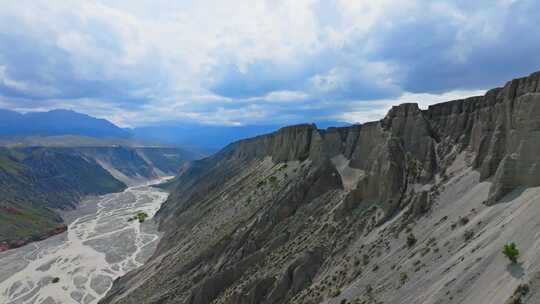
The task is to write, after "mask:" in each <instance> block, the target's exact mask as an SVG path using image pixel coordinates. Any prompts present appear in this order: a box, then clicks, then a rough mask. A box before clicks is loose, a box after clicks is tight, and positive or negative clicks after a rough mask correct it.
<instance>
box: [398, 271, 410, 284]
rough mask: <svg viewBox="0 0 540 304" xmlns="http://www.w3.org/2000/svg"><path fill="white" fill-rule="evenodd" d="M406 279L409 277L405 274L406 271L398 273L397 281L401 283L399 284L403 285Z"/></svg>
mask: <svg viewBox="0 0 540 304" xmlns="http://www.w3.org/2000/svg"><path fill="white" fill-rule="evenodd" d="M408 279H409V276H408V275H407V273H406V272H402V273H400V274H399V282H400V283H401V285H405V283H406V282H407V280H408Z"/></svg>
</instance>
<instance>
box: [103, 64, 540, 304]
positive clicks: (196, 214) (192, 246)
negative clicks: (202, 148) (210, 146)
mask: <svg viewBox="0 0 540 304" xmlns="http://www.w3.org/2000/svg"><path fill="white" fill-rule="evenodd" d="M539 131H540V73H535V74H532V75H530V76H529V77H525V78H521V79H516V80H513V81H510V82H509V83H507V84H506V85H505V86H504V87H503V88H497V89H493V90H490V91H488V92H487V93H486V95H485V96H479V97H471V98H468V99H464V100H455V101H450V102H446V103H442V104H437V105H433V106H430V107H429V108H428V109H427V110H421V109H419V108H418V106H417V104H414V103H409V104H402V105H399V106H395V107H393V108H392V109H391V110H390V111H389V113H388V114H387V116H386V117H385V118H384V119H382V120H381V121H377V122H372V123H367V124H364V125H354V126H350V127H345V128H329V129H326V130H318V129H317V128H316V126H314V125H297V126H292V127H287V128H283V129H281V130H279V131H277V132H275V133H272V134H268V135H263V136H259V137H255V138H252V139H247V140H242V141H239V142H236V143H233V144H231V145H229V146H227V147H226V148H224V149H223V150H222V151H220V152H218V153H217V154H215V155H213V156H211V157H209V158H207V159H203V160H200V161H196V162H193V163H190V164H188V165H186V166H184V167H183V168H182V169H181V173H180V175H179V177H178V178H177V180H176V182H175V185H176V188H175V190H174V191H173V193H172V194H171V196H170V197H169V200H168V201H167V202H166V203H165V205H164V206H163V208H162V210H160V213H159V216H160V225H161V229H162V230H164V232H165V235H164V237H163V239H162V241H161V243H160V245H159V247H158V250H157V252H156V253H155V254H154V257H153V258H152V259H151V260H150V261H149V262H148V263H147V264H146V265H145V266H144V267H143V268H142V269H139V270H137V271H135V272H132V273H130V274H128V275H127V276H125V277H124V278H122V279H120V280H118V281H117V282H115V285H114V287H113V289H112V290H111V292H110V293H109V294H108V296H107V297H106V298H105V299H104V300H103V301H102V303H133V302H144V303H189V304H203V303H253V304H255V303H345V302H347V301H351V303H372V302H373V303H375V302H376V301H383V302H384V303H504V301H506V299H508V298H509V297H510V296H511V295H512V294H513V291H514V289H515V288H516V286H517V285H518V283H519V282H525V281H527V280H529V281H530V282H531V284H536V283H538V282H536V281H538V279H535V274H536V273H537V271H538V270H539V269H538V268H539V266H540V265H537V264H538V263H534V261H535V259H536V258H540V256H538V254H537V253H534V251H535V247H534V244H535V242H537V241H539V240H538V237H537V236H535V235H530V234H526V233H524V231H523V229H528V228H526V227H529V226H530V225H532V226H534V222H531V219H530V218H529V217H528V216H529V215H532V214H536V215H540V210H538V207H536V205H538V204H535V203H540V202H539V201H538V200H539V199H538V197H540V196H536V194H537V192H538V194H539V195H540V190H538V188H536V187H537V186H540V167H539V166H540V164H539V162H540V154H539V153H538V151H540V133H539ZM510 203H511V204H510ZM517 210H519V212H518V211H517ZM525 210H527V212H525ZM529 212H530V213H529ZM472 222H474V225H473V224H472ZM520 222H521V223H520ZM529 228H530V227H529ZM514 239H517V240H521V241H522V243H521V244H520V245H521V246H523V249H524V251H525V252H527V255H526V256H527V260H526V261H525V266H520V267H525V269H521V271H522V272H524V273H526V275H521V276H519V277H518V276H517V275H516V274H515V271H514V269H510V270H509V271H505V269H504V268H501V267H500V266H499V264H504V261H503V258H502V257H500V253H499V251H500V247H502V244H503V243H504V242H507V241H511V240H514ZM466 252H468V254H465V253H466ZM524 255H525V254H524ZM494 276H497V277H496V278H495V277H494ZM495 279H496V282H494V281H493V280H495ZM535 280H536V281H535ZM419 284H422V285H419ZM494 289H499V290H500V292H497V293H496V296H495V295H493V294H489V290H494ZM486 290H487V291H486ZM536 296H537V295H536V292H532V293H530V294H527V295H523V297H524V299H525V297H529V298H531V297H532V298H534V297H536ZM353 300H354V301H357V302H353ZM343 301H345V302H343ZM361 301H364V302H361ZM374 301H375V302H374ZM463 301H465V302H463Z"/></svg>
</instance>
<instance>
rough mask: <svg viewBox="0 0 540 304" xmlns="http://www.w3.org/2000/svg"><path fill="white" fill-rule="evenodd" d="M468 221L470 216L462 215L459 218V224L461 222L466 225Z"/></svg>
mask: <svg viewBox="0 0 540 304" xmlns="http://www.w3.org/2000/svg"><path fill="white" fill-rule="evenodd" d="M468 223H469V218H468V217H466V216H464V217H460V218H459V224H460V225H461V226H465V225H467V224H468Z"/></svg>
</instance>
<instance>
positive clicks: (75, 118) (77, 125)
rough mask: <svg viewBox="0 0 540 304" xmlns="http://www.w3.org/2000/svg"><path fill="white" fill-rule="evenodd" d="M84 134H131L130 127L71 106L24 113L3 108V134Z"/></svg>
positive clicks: (0, 121)
mask: <svg viewBox="0 0 540 304" xmlns="http://www.w3.org/2000/svg"><path fill="white" fill-rule="evenodd" d="M35 135H40V136H51V135H82V136H90V137H98V138H129V137H131V134H130V132H129V131H128V130H125V129H122V128H120V127H118V126H116V125H114V124H113V123H111V122H110V121H108V120H106V119H98V118H95V117H92V116H89V115H86V114H81V113H77V112H74V111H70V110H52V111H48V112H30V113H26V114H22V113H19V112H15V111H10V110H0V136H35Z"/></svg>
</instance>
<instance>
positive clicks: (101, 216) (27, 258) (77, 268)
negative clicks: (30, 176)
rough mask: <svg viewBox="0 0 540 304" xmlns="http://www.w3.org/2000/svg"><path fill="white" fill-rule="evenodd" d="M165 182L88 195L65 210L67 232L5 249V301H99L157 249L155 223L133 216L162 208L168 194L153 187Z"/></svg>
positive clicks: (0, 295) (0, 285) (1, 284)
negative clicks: (120, 278)
mask: <svg viewBox="0 0 540 304" xmlns="http://www.w3.org/2000/svg"><path fill="white" fill-rule="evenodd" d="M161 181H162V180H161V179H160V180H156V181H153V182H149V183H148V184H145V185H139V186H133V187H130V188H128V189H126V190H125V191H123V192H121V193H114V194H107V195H103V196H99V197H96V198H91V199H87V200H85V201H84V202H83V203H81V206H80V207H79V208H78V209H77V210H76V211H72V212H69V213H67V214H65V217H66V219H67V220H68V222H70V224H69V226H68V232H67V233H64V234H60V235H57V236H54V237H52V238H49V239H46V240H44V241H41V242H36V243H32V244H30V245H27V246H24V247H21V248H17V249H13V250H9V251H7V252H4V253H0V269H1V270H2V271H1V272H0V302H1V303H6V304H8V303H13V304H15V303H36V304H53V303H63V304H67V303H85V304H90V303H96V302H97V301H98V300H99V298H101V297H102V296H103V295H104V294H105V293H106V292H107V290H108V289H109V288H110V287H111V285H112V282H113V281H114V279H115V278H117V277H119V276H121V275H123V274H125V273H126V272H128V271H130V270H133V269H135V268H137V267H139V266H141V265H142V264H143V263H144V261H145V260H146V259H147V258H148V257H149V256H150V255H151V254H152V252H153V251H154V249H155V246H156V245H157V240H158V239H159V234H158V232H157V227H156V225H155V223H154V221H152V220H147V221H145V222H144V223H142V224H141V223H139V222H138V221H136V220H133V221H128V219H129V218H131V217H133V216H134V215H135V214H136V213H137V212H141V211H142V212H145V213H147V214H148V215H149V216H150V217H152V216H153V215H154V214H155V213H156V212H157V211H158V209H159V207H160V205H161V204H162V203H163V202H164V201H165V199H166V198H167V196H168V194H167V193H166V192H163V191H162V190H159V189H156V188H153V187H150V186H151V185H152V184H156V183H159V182H161Z"/></svg>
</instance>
